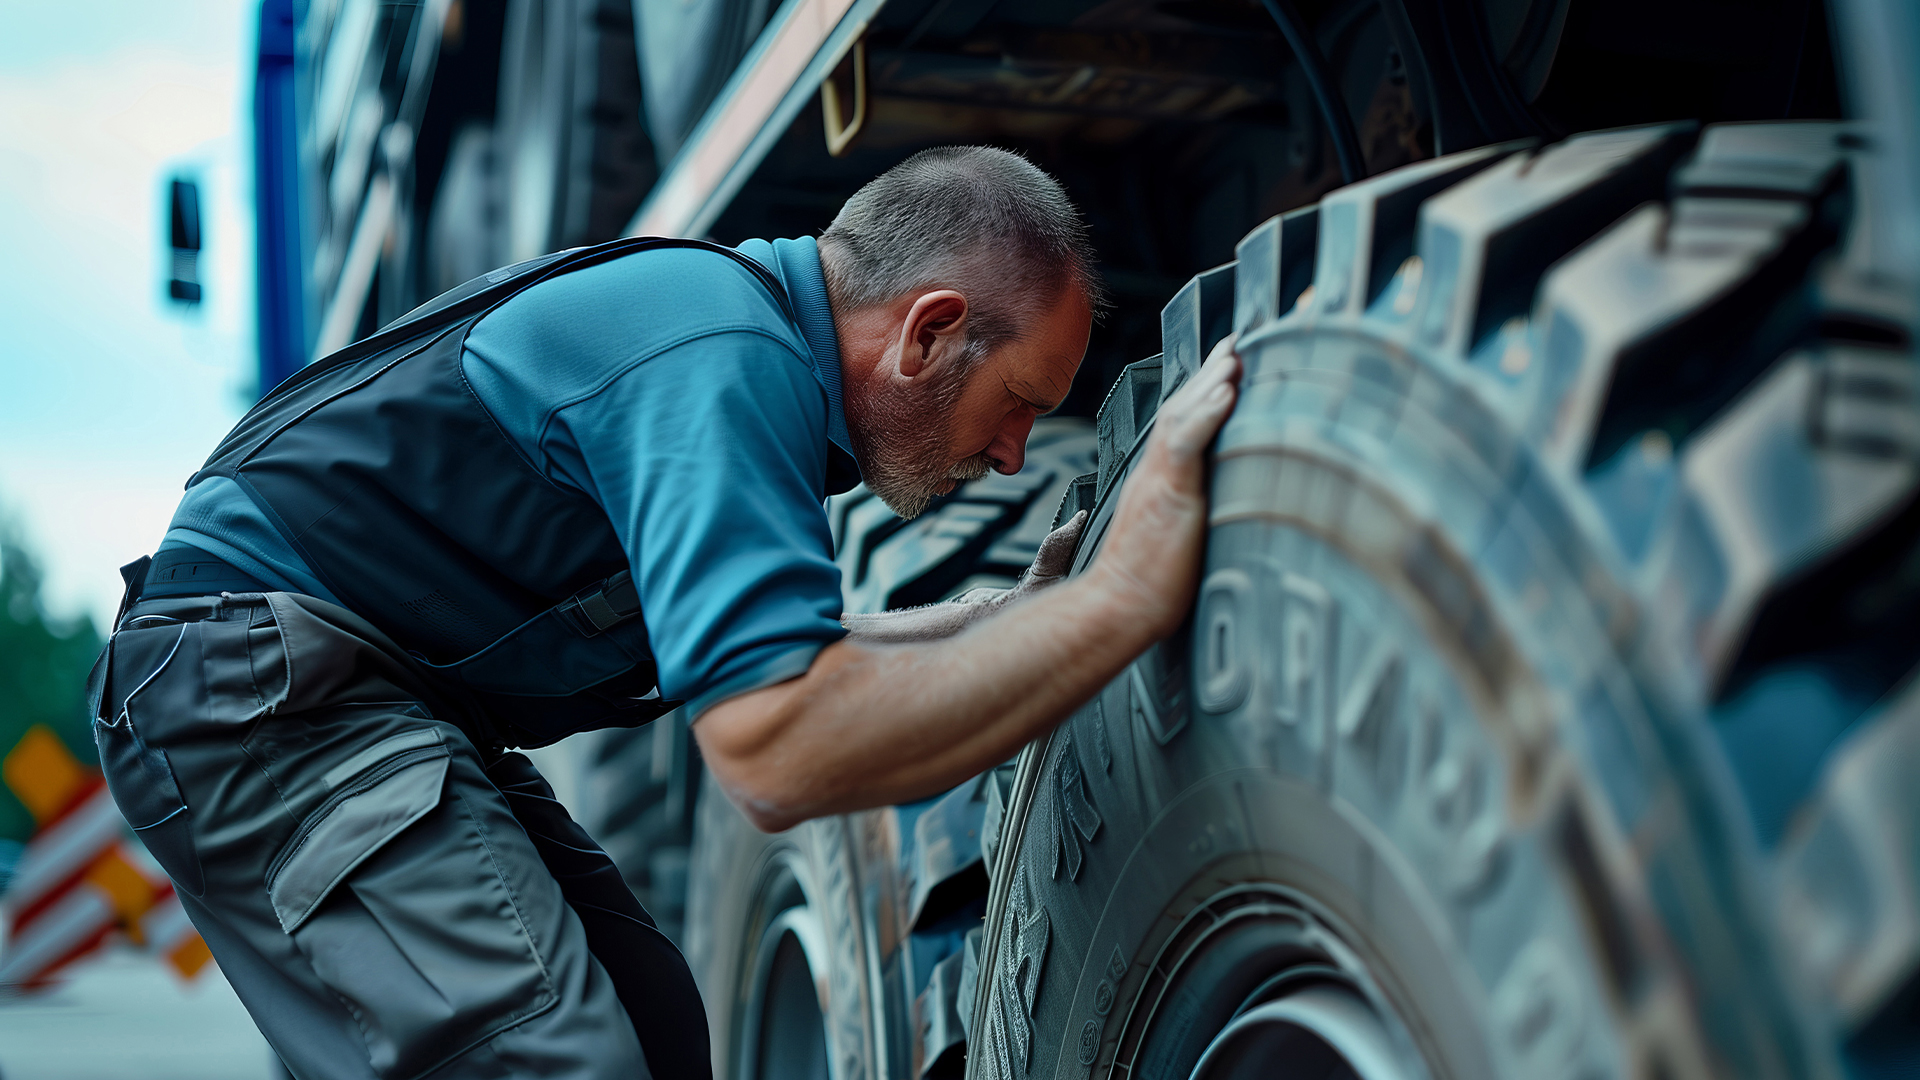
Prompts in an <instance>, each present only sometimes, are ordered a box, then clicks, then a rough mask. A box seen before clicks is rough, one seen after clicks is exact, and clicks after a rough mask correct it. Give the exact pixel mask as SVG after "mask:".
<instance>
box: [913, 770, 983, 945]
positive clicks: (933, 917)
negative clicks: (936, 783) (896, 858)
mask: <svg viewBox="0 0 1920 1080" xmlns="http://www.w3.org/2000/svg"><path fill="white" fill-rule="evenodd" d="M985 798H986V793H985V792H984V791H983V790H982V787H981V782H980V777H978V776H976V777H974V778H973V779H971V780H969V781H967V782H966V783H964V784H961V785H960V786H959V787H957V788H954V789H953V790H952V791H949V792H947V793H946V794H945V795H943V796H941V797H940V800H939V801H938V802H936V803H934V804H933V805H932V806H930V807H928V808H927V810H926V812H924V813H922V814H921V815H920V817H919V818H918V820H916V821H915V822H914V823H913V856H912V858H913V896H912V898H911V899H910V900H909V902H908V912H909V913H908V916H907V919H908V925H909V926H911V927H912V928H913V930H914V931H915V932H916V933H917V932H920V931H923V930H926V929H927V928H928V927H929V926H930V925H932V924H933V923H935V922H938V921H939V920H940V919H941V918H942V917H944V916H946V915H948V914H950V913H951V912H952V911H953V910H954V909H956V908H957V907H960V906H962V905H964V904H965V903H966V901H968V900H970V899H972V898H973V897H975V896H978V895H980V894H981V893H984V892H986V884H987V874H986V870H985V868H984V867H983V866H982V865H981V861H980V860H981V850H980V836H981V832H982V826H983V825H984V824H985V819H986V814H987V807H986V802H985Z"/></svg>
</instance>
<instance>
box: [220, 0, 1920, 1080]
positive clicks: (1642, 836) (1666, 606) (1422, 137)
mask: <svg viewBox="0 0 1920 1080" xmlns="http://www.w3.org/2000/svg"><path fill="white" fill-rule="evenodd" d="M260 43H261V44H260V51H259V79H258V82H257V98H256V126H257V132H258V139H257V153H258V155H259V159H258V167H259V178H260V189H259V209H260V213H261V217H262V223H261V228H260V230H259V236H260V244H261V249H260V268H261V270H260V290H259V295H260V305H261V314H260V334H261V357H262V384H263V386H267V385H271V383H272V381H274V380H275V379H277V378H278V377H280V376H283V375H284V374H285V373H286V372H289V371H291V370H294V369H295V368H296V367H297V366H298V365H299V364H301V363H304V362H305V361H307V360H308V359H310V358H312V357H313V356H316V355H320V354H323V353H325V352H327V351H330V350H332V349H335V348H338V347H340V346H341V345H344V344H346V343H347V342H348V341H350V340H352V339H353V338H355V337H357V336H359V335H361V334H364V333H366V332H369V331H371V330H373V329H375V328H377V327H378V326H380V325H382V324H384V323H385V322H387V321H389V320H390V319H392V318H394V317H396V316H398V315H399V314H401V313H403V312H404V311H406V310H407V309H409V308H410V307H412V306H413V305H415V304H417V303H419V302H421V301H422V300H425V299H427V298H428V297H431V296H433V295H435V294H436V293H437V292H439V291H441V290H443V289H446V288H450V287H452V286H453V285H456V284H458V283H459V282H461V281H463V280H466V279H468V278H470V277H473V276H475V275H477V274H480V273H484V272H486V271H488V270H490V269H492V268H493V267H494V266H496V265H499V264H502V263H507V262H512V261H514V260H517V259H524V258H529V257H532V256H536V255H539V254H541V253H543V252H546V251H550V250H553V249H556V248H560V247H565V246H569V245H575V244H581V243H590V242H595V241H599V240H605V239H610V238H613V237H615V236H619V235H625V234H658V235H687V236H701V237H708V238H712V239H716V240H719V241H722V242H729V243H733V242H738V241H740V240H742V239H745V238H747V237H752V236H785V235H798V234H804V233H808V232H813V231H816V230H818V229H820V228H822V227H823V226H825V225H826V224H827V222H828V221H830V220H831V218H832V215H833V214H834V212H835V211H836V210H837V208H838V206H839V204H840V202H841V201H842V200H843V199H844V198H845V197H846V196H847V195H849V194H850V193H851V192H852V191H853V190H855V189H856V188H857V187H858V186H859V185H860V184H861V183H863V182H864V181H865V180H867V179H870V178H871V177H873V176H875V175H877V174H878V173H880V172H881V171H883V170H884V169H885V168H887V167H888V166H890V165H892V164H894V163H897V162H898V161H900V160H903V159H904V158H905V157H907V156H908V155H910V154H912V153H914V152H916V151H918V150H920V149H923V148H925V147H928V146H933V145H939V144H946V143H960V142H966V143H991V144H994V145H999V146H1003V147H1006V148H1009V149H1013V150H1016V151H1019V152H1021V153H1024V154H1026V155H1027V156H1028V157H1029V158H1030V159H1031V160H1033V161H1034V162H1035V163H1037V164H1039V165H1040V166H1041V167H1043V168H1045V169H1046V170H1048V171H1049V172H1050V173H1052V174H1053V175H1055V176H1056V177H1058V178H1059V179H1060V180H1061V181H1062V183H1063V184H1064V185H1065V186H1066V188H1067V190H1068V191H1069V193H1070V194H1071V195H1072V196H1073V198H1074V199H1075V201H1076V203H1077V204H1078V205H1079V206H1080V207H1081V208H1082V210H1083V212H1084V213H1085V215H1086V217H1087V220H1088V222H1089V225H1090V228H1091V231H1092V235H1093V238H1094V241H1095V244H1096V247H1097V248H1098V250H1099V252H1100V254H1101V258H1102V260H1103V263H1102V273H1103V275H1104V278H1105V280H1106V282H1107V284H1108V286H1109V289H1110V291H1111V292H1112V294H1113V296H1114V298H1115V304H1114V310H1113V311H1112V313H1111V315H1110V316H1109V317H1108V318H1107V319H1106V320H1105V321H1104V322H1103V323H1101V324H1100V325H1099V326H1098V327H1096V329H1095V331H1094V335H1093V339H1092V341H1091V343H1090V346H1089V350H1088V354H1087V357H1086V360H1085V362H1084V364H1083V366H1082V369H1081V373H1080V376H1079V378H1078V379H1077V380H1076V383H1075V385H1074V388H1073V391H1072V393H1071V394H1070V395H1069V397H1068V400H1067V402H1066V404H1065V405H1064V406H1063V407H1062V409H1061V410H1060V416H1059V417H1058V418H1057V419H1051V420H1048V421H1046V422H1045V423H1043V424H1040V425H1037V426H1036V429H1035V433H1034V442H1033V444H1032V446H1031V447H1030V453H1029V455H1028V462H1029V463H1028V465H1027V467H1026V468H1025V469H1023V471H1022V472H1021V473H1019V474H1018V475H1016V476H1010V477H1003V476H992V477H988V478H985V479H983V480H981V481H977V482H975V483H973V484H969V485H966V486H965V487H963V488H961V489H960V490H958V491H956V492H955V493H954V494H953V495H951V496H948V497H947V498H946V499H944V500H942V501H940V502H938V503H936V504H935V505H934V507H933V508H932V509H930V510H929V512H928V513H927V514H926V515H925V516H923V517H922V518H920V519H918V520H915V521H912V522H905V521H901V520H899V519H898V518H895V517H893V516H892V515H891V514H890V513H888V512H887V511H886V510H885V508H884V507H883V506H881V505H880V504H879V502H878V501H877V500H876V499H874V498H872V497H871V496H870V495H869V494H867V493H866V492H865V491H864V490H862V489H856V490H855V491H853V492H850V493H848V494H847V495H844V496H838V497H836V499H835V500H834V502H833V503H832V505H831V506H830V508H829V514H830V518H831V521H832V524H833V528H834V536H835V541H836V545H837V551H838V556H837V557H838V561H839V563H840V566H841V568H842V571H843V579H844V583H845V592H846V598H847V604H848V609H849V610H880V609H884V608H887V607H896V606H906V605H913V604H921V603H929V602H937V601H939V600H941V599H943V598H946V597H950V596H953V595H956V594H958V593H959V592H962V591H965V590H966V589H969V588H973V587H977V586H979V585H981V584H991V583H993V582H995V581H1001V582H1004V581H1006V580H1008V579H1009V578H1010V577H1011V575H1013V574H1015V573H1017V572H1018V570H1019V568H1020V567H1021V566H1022V565H1024V563H1025V561H1026V559H1027V558H1028V557H1030V555H1031V553H1032V550H1033V548H1034V546H1035V545H1036V544H1037V543H1038V541H1039V539H1040V538H1041V537H1042V536H1044V534H1045V533H1046V531H1047V529H1048V528H1049V527H1050V526H1052V525H1053V524H1055V523H1057V522H1060V521H1064V520H1065V519H1066V518H1068V517H1070V516H1071V515H1072V514H1074V513H1077V512H1079V511H1081V510H1085V511H1088V512H1089V514H1090V523H1089V525H1088V527H1087V529H1086V532H1085V535H1084V537H1083V539H1082V541H1081V544H1080V549H1079V551H1078V553H1077V555H1076V568H1078V567H1084V566H1085V565H1086V563H1087V561H1088V560H1089V559H1091V558H1092V557H1094V555H1095V554H1096V553H1097V552H1098V551H1099V549H1100V546H1101V544H1102V541H1103V536H1104V529H1105V525H1106V522H1107V521H1108V519H1109V517H1110V515H1111V512H1112V507H1113V502H1114V495H1115V493H1116V492H1117V491H1118V490H1119V488H1120V487H1121V485H1122V484H1123V483H1124V481H1125V478H1126V476H1127V474H1128V471H1129V469H1130V467H1131V464H1132V462H1133V460H1134V457H1135V455H1136V454H1137V451H1138V447H1139V446H1140V445H1141V441H1142V439H1143V437H1144V435H1145V433H1146V432H1147V431H1148V430H1149V429H1150V428H1151V425H1152V422H1153V414H1154V411H1155V410H1156V409H1157V407H1158V405H1159V402H1160V401H1161V400H1162V398H1163V397H1164V396H1165V394H1166V393H1168V392H1170V391H1171V390H1172V389H1173V388H1175V387H1177V386H1178V385H1179V384H1180V383H1181V381H1182V380H1183V379H1184V378H1186V377H1187V376H1188V375H1189V374H1191V372H1192V371H1193V370H1194V369H1195V367H1196V365H1197V364H1198V362H1199V360H1200V359H1201V358H1202V357H1204V356H1205V355H1206V354H1207V353H1208V351H1209V350H1210V349H1211V348H1212V347H1213V346H1214V345H1215V344H1216V343H1217V342H1219V341H1220V340H1222V339H1224V338H1225V337H1226V336H1227V335H1229V334H1233V335H1235V341H1236V345H1235V347H1236V349H1237V351H1238V352H1239V354H1240V356H1241V358H1242V361H1243V364H1244V372H1245V374H1244V377H1243V387H1242V396H1241V399H1240V402H1239V405H1238V406H1237V408H1236V411H1235V413H1234V415H1233V416H1232V417H1231V418H1230V420H1229V421H1228V423H1227V426H1226V428H1225V429H1224V430H1223V431H1222V433H1221V435H1220V437H1219V440H1218V443H1217V445H1216V447H1215V449H1214V451H1213V458H1212V463H1211V466H1210V468H1211V485H1212V489H1211V490H1212V509H1211V519H1210V533H1209V541H1208V549H1207V555H1206V563H1205V569H1204V575H1203V580H1202V584H1201V586H1200V589H1199V593H1198V595H1197V596H1196V598H1195V602H1194V607H1193V611H1192V614H1191V617H1190V619H1189V621H1188V623H1187V625H1186V626H1185V627H1184V628H1183V629H1182V630H1181V631H1179V632H1178V633H1176V634H1175V635H1174V636H1172V637H1170V638H1168V639H1166V640H1164V641H1162V642H1160V643H1159V644H1157V645H1156V646H1155V647H1153V648H1152V649H1151V650H1149V652H1148V653H1147V654H1146V655H1144V656H1142V657H1141V658H1140V659H1139V660H1138V661H1137V662H1136V663H1134V664H1133V665H1131V666H1130V667H1129V669H1128V670H1127V671H1126V672H1125V673H1124V674H1123V675H1122V676H1120V677H1119V678H1117V679H1116V680H1115V681H1114V682H1113V683H1112V684H1110V685H1109V686H1107V687H1106V688H1105V689H1104V690H1103V691H1102V692H1101V693H1100V694H1099V695H1098V696H1097V697H1096V698H1095V699H1094V700H1092V701H1090V702H1089V703H1088V704H1087V705H1086V706H1085V707H1083V708H1082V709H1080V710H1079V711H1078V712H1076V713H1075V714H1074V715H1073V716H1072V717H1071V718H1069V719H1068V720H1067V721H1065V722H1064V723H1062V724H1061V725H1060V726H1059V727H1058V728H1057V729H1055V730H1054V731H1053V732H1051V733H1050V734H1049V735H1047V736H1046V737H1044V738H1042V739H1040V740H1038V741H1036V742H1035V743H1033V744H1032V745H1030V746H1028V747H1027V748H1025V749H1024V750H1023V751H1021V753H1020V754H1019V755H1018V757H1017V758H1016V759H1015V760H1013V761H1010V762H1007V763H1006V764H1004V765H1002V766H1000V767H998V768H995V769H992V770H989V771H988V772H986V773H984V774H982V775H980V776H977V777H974V778H972V779H970V780H969V781H967V782H966V783H964V784H962V785H960V786H959V787H958V788H955V789H954V790H952V791H949V792H946V793H943V794H940V795H938V796H936V797H934V798H930V799H927V800H924V801H922V802H919V803H915V804H911V805H901V806H891V807H884V808H880V809H876V810H870V811H865V812H862V813H856V814H848V815H842V816H837V817H832V818H825V819H820V820H816V821H812V822H808V823H806V824H804V825H801V826H799V827H797V828H795V829H792V830H789V831H787V832H785V833H781V834H778V835H772V836H769V835H763V834H761V833H759V832H757V831H756V830H754V829H753V828H752V827H751V826H750V825H749V824H748V823H747V822H746V821H745V819H744V818H743V817H742V816H741V815H740V814H739V813H738V811H737V810H735V809H734V808H733V807H732V806H731V805H730V804H729V803H728V802H727V801H726V799H725V798H724V797H723V796H722V795H721V793H720V792H719V791H718V789H717V788H716V787H715V786H714V785H713V783H712V782H711V781H710V780H709V779H708V778H706V777H705V776H704V775H703V773H702V771H701V768H700V764H699V761H698V754H697V750H696V748H695V746H694V743H693V740H692V739H691V738H690V735H689V731H688V726H687V722H686V719H685V718H684V717H683V716H680V715H677V714H675V715H671V716H669V717H667V718H664V719H662V720H659V721H656V722H654V723H653V724H652V725H650V726H648V727H646V728H641V729H636V730H632V731H626V730H618V731H607V732H595V733H590V734H588V735H584V736H576V737H575V738H573V739H571V740H568V741H567V742H564V743H562V744H560V745H559V746H558V747H555V748H552V749H551V750H547V751H540V752H538V753H539V754H541V755H543V756H542V757H541V763H542V767H543V769H545V770H546V771H547V772H548V774H549V775H550V776H551V777H552V779H553V781H554V784H555V787H556V789H558V790H559V792H560V794H561V796H562V798H563V799H564V800H565V801H567V802H568V805H569V806H570V807H571V808H572V809H573V810H574V812H575V814H576V816H577V817H578V818H579V819H580V820H581V822H582V823H583V824H585V825H586V826H587V828H588V829H589V831H590V832H592V833H593V834H594V835H595V836H596V837H597V838H598V839H600V841H601V842H602V843H603V844H604V845H605V846H606V848H607V849H608V851H609V853H610V854H611V855H612V856H613V857H614V859H615V861H616V862H617V863H618V864H619V865H620V867H621V869H622V872H623V874H624V875H625V876H626V878H627V880H628V882H629V884H630V885H631V886H632V887H633V889H634V891H635V892H636V894H637V895H638V896H639V897H640V898H641V899H642V900H643V902H644V903H646V905H647V906H648V907H649V908H650V909H651V910H652V911H653V912H654V914H655V916H656V918H657V919H658V920H659V921H660V923H661V925H662V927H663V929H665V930H666V931H667V932H668V933H669V935H670V936H672V937H673V938H674V940H675V941H676V942H677V943H678V944H679V945H680V946H681V947H682V949H683V950H684V951H685V953H686V955H687V957H688V960H689V962H690V964H691V965H692V967H693V969H694V972H695V974H696V978H697V979H698V981H699V983H700V986H701V991H702V993H703V995H704V998H705V1003H706V1007H707V1012H708V1015H709V1018H710V1021H711V1025H712V1037H713V1048H714V1067H715V1074H716V1075H718V1076H725V1077H728V1078H730V1080H732V1078H739V1080H748V1078H782V1080H784V1078H789V1077H822V1078H825V1077H832V1078H834V1080H856V1078H858V1080H867V1078H873V1080H880V1078H888V1080H907V1078H911V1080H919V1078H934V1077H968V1078H973V1080H1015V1078H1021V1077H1039V1076H1046V1077H1056V1078H1062V1080H1082V1078H1085V1077H1090V1076H1098V1077H1109V1078H1139V1080H1159V1078H1162V1077H1173V1078H1181V1077H1191V1078H1196V1080H1200V1078H1205V1080H1219V1078H1231V1077H1242V1076H1256V1075H1257V1076H1272V1075H1281V1076H1299V1077H1357V1078H1362V1080H1384V1078H1401V1077H1407V1078H1417V1077H1431V1078H1443V1077H1461V1078H1467V1077H1474V1078H1477V1077H1494V1076H1500V1077H1568V1078H1572V1077H1601V1076H1609V1077H1613V1076H1617V1077H1642V1078H1648V1080H1654V1078H1659V1080H1666V1078H1675V1080H1678V1078H1682V1077H1781V1078H1786V1077H1838V1076H1849V1077H1877V1076H1893V1075H1906V1071H1907V1070H1910V1069H1912V1068H1913V1067H1914V1066H1915V1063H1916V1061H1920V1023H1917V1022H1916V1014H1915V1011H1914V1002H1915V1000H1916V999H1915V987H1916V985H1920V983H1916V981H1915V978H1914V976H1915V972H1916V969H1917V967H1920V843H1917V842H1916V838H1920V785H1915V784H1914V783H1913V782H1912V781H1911V777H1912V776H1913V775H1914V774H1915V772H1916V770H1920V689H1917V688H1916V686H1915V684H1914V680H1913V672H1914V668H1915V663H1916V660H1920V634H1917V633H1916V627H1917V626H1920V619H1917V617H1920V576H1916V572H1915V569H1914V568H1915V566H1916V565H1920V561H1916V560H1917V559H1920V554H1917V553H1920V546H1917V544H1916V542H1917V541H1920V501H1916V498H1915V496H1916V491H1920V487H1917V486H1916V485H1917V484H1920V417H1917V416H1916V411H1915V410H1916V408H1917V407H1920V404H1917V403H1920V369H1916V366H1915V358H1914V356H1913V344H1912V342H1913V329H1914V325H1915V324H1914V318H1915V301H1916V299H1917V298H1920V293H1917V292H1916V289H1917V288H1920V194H1916V193H1920V104H1917V103H1920V64H1916V59H1917V58H1920V10H1916V9H1915V8H1913V7H1912V5H1908V4H1903V3H1900V2H1898V0H1753V2H1751V3H1744V4H1731V3H1727V2H1724V0H1667V2H1665V3H1660V4H1654V3H1649V2H1647V0H1615V2H1613V3H1609V4H1604V5H1603V4H1598V3H1593V2H1591V0H1022V2H1015V0H785V2H783V3H781V4H778V5H775V4H773V3H772V2H771V0H707V2H701V0H506V2H504V3H494V4H484V3H480V2H478V0H413V2H391V0H300V2H298V3H296V2H295V0H266V3H265V5H264V7H263V14H262V21H261V37H260Z"/></svg>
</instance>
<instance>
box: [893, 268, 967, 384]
mask: <svg viewBox="0 0 1920 1080" xmlns="http://www.w3.org/2000/svg"><path fill="white" fill-rule="evenodd" d="M966 333H967V298H966V297H965V296H962V295H961V294H960V293H958V292H956V291H954V290H953V289H936V290H934V291H932V292H928V293H922V294H921V295H920V296H918V297H916V298H915V299H914V301H913V304H912V306H910V307H909V308H907V317H906V320H905V322H903V323H902V324H901V327H900V342H899V362H900V374H901V376H902V377H904V378H908V379H912V378H916V377H918V376H919V375H920V373H921V372H923V371H925V370H926V369H927V367H928V366H930V365H932V364H934V363H936V362H937V361H938V360H939V359H941V358H942V356H943V355H944V354H946V353H947V352H949V351H951V350H954V349H958V348H959V347H960V345H961V343H962V342H964V341H965V340H966Z"/></svg>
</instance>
